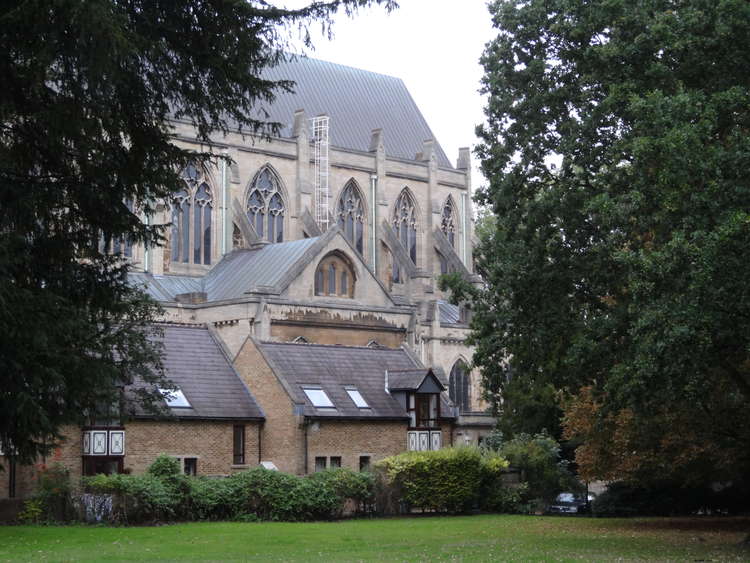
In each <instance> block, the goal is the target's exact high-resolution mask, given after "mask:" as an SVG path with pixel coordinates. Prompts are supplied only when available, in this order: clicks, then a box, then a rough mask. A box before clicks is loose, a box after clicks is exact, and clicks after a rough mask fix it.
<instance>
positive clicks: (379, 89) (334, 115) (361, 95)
mask: <svg viewBox="0 0 750 563" xmlns="http://www.w3.org/2000/svg"><path fill="white" fill-rule="evenodd" d="M263 76H264V78H267V79H270V80H292V81H294V82H295V83H296V85H295V86H294V92H293V93H290V92H283V91H277V93H276V100H275V101H274V103H273V104H272V105H270V106H269V104H263V105H262V108H263V109H265V110H266V111H267V112H268V113H269V114H270V116H269V120H270V121H278V122H280V123H282V124H283V129H282V131H281V134H282V136H284V137H291V135H292V126H293V124H294V112H295V110H298V109H304V110H305V115H306V116H307V117H308V118H310V117H315V116H317V115H321V114H326V115H328V116H330V118H331V120H330V133H329V135H330V142H331V145H332V146H334V147H341V148H345V149H352V150H356V151H364V152H367V151H369V150H370V140H371V135H372V130H373V129H382V130H383V137H384V144H385V152H386V154H387V155H388V156H393V157H396V158H403V159H408V160H414V157H415V155H416V154H417V153H418V152H422V149H423V142H424V141H425V140H427V139H434V138H435V136H434V135H433V133H432V131H431V130H430V127H429V125H427V121H425V119H424V117H423V116H422V113H421V112H420V111H419V108H418V107H417V105H416V104H415V103H414V100H413V99H412V97H411V94H409V91H408V90H407V89H406V85H405V84H404V82H403V80H401V79H400V78H396V77H393V76H387V75H384V74H378V73H375V72H369V71H366V70H361V69H358V68H353V67H349V66H344V65H340V64H335V63H329V62H326V61H321V60H317V59H311V58H303V57H298V58H296V59H294V60H290V61H286V62H282V63H280V64H278V65H277V66H275V67H273V68H270V69H267V70H265V71H264V73H263ZM435 145H436V146H435V153H436V156H437V159H438V165H439V166H441V167H444V168H453V166H452V164H451V162H450V161H449V160H448V157H447V156H446V155H445V152H443V149H442V148H441V147H440V144H439V143H437V141H436V143H435Z"/></svg>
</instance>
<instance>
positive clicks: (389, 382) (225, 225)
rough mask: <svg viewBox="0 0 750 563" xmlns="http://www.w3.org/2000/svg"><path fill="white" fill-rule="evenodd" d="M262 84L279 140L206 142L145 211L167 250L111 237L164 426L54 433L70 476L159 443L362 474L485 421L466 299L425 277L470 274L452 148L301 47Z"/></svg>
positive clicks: (464, 153) (231, 465)
mask: <svg viewBox="0 0 750 563" xmlns="http://www.w3.org/2000/svg"><path fill="white" fill-rule="evenodd" d="M268 77H269V78H272V79H280V78H285V79H290V80H293V81H294V82H295V83H296V87H295V92H294V93H286V92H279V93H278V95H277V99H276V101H275V102H274V103H273V105H270V106H268V107H264V108H263V109H264V110H266V111H267V112H268V113H269V114H270V117H269V119H270V120H272V121H277V122H279V123H281V125H282V127H281V131H280V134H279V136H277V137H273V138H271V139H270V140H268V139H261V138H254V137H251V136H244V137H243V136H242V135H241V134H240V133H239V132H235V133H231V134H229V135H228V136H226V137H221V138H216V139H215V142H214V146H213V148H212V150H214V151H215V152H217V153H221V154H225V155H227V156H229V157H230V159H231V163H230V164H226V163H225V161H223V160H220V159H217V161H216V162H215V163H214V164H213V165H211V166H208V167H206V168H201V167H198V166H195V165H191V166H188V167H187V169H185V170H184V171H183V178H184V186H183V189H182V190H181V191H180V192H179V193H176V194H175V195H174V197H173V198H172V199H171V200H170V201H165V202H163V204H162V205H161V206H160V212H159V213H160V216H157V217H156V218H153V219H152V220H156V221H159V222H161V223H163V224H171V227H170V228H169V231H168V233H167V234H168V243H167V244H166V245H165V246H164V247H159V248H144V247H142V246H139V245H130V244H128V242H127V241H121V242H120V243H119V244H117V245H115V247H116V248H115V249H114V250H115V251H117V252H120V253H121V254H123V257H124V259H127V260H129V261H130V262H131V263H132V267H133V270H132V273H131V279H132V283H134V284H138V285H140V286H141V287H143V288H144V290H145V291H147V292H148V293H149V294H150V295H151V296H153V297H154V298H155V299H157V300H158V301H159V302H160V303H161V304H162V305H163V307H164V310H165V318H164V319H163V321H164V322H163V327H162V328H163V332H164V336H163V339H164V348H165V354H166V357H165V365H166V368H167V375H168V376H169V377H170V378H171V379H172V380H173V381H174V382H175V384H176V385H177V386H178V387H179V390H178V391H177V392H176V393H173V394H171V395H169V396H167V398H166V402H167V406H168V409H169V411H170V412H171V413H172V415H173V416H171V417H170V418H169V419H161V420H155V419H153V418H149V417H148V416H146V415H145V414H143V413H138V412H134V413H131V416H130V417H128V419H127V420H124V421H117V422H113V423H111V424H102V425H98V426H93V427H87V428H83V429H79V428H76V429H71V430H70V432H69V435H70V439H69V440H68V441H66V442H65V443H64V444H62V445H61V446H60V447H59V448H57V449H56V450H55V452H54V454H53V455H52V456H51V459H48V460H47V461H54V460H57V461H61V462H63V463H64V464H66V465H67V466H68V467H69V468H70V470H71V472H72V474H73V475H74V476H75V475H80V474H82V473H83V474H93V473H97V472H111V471H126V472H127V471H132V472H141V471H143V470H144V469H145V467H147V466H148V464H149V463H150V462H151V461H153V459H154V458H155V457H156V455H158V454H159V453H167V454H169V455H173V456H175V457H178V458H179V459H180V460H181V463H182V464H183V467H184V470H185V472H187V473H192V474H198V475H226V474H230V473H231V472H233V471H237V470H241V469H245V468H248V467H253V466H256V465H258V464H260V463H262V464H263V465H265V466H266V467H270V468H274V467H275V468H278V469H280V470H283V471H289V472H292V473H298V474H304V473H306V472H311V471H315V470H319V469H322V468H326V467H338V466H345V467H351V468H353V469H364V468H366V467H367V466H369V464H370V463H374V462H376V461H377V460H378V459H381V458H382V457H385V456H387V455H392V454H395V453H398V452H400V451H404V450H407V449H436V448H440V447H444V446H448V445H457V444H469V443H473V444H476V443H478V441H479V440H480V439H481V437H482V436H484V435H485V434H486V433H488V432H489V431H490V430H491V428H492V425H493V423H494V421H493V419H492V418H491V417H489V416H488V415H487V414H486V413H485V408H486V405H485V404H484V403H483V401H482V400H481V397H480V389H479V379H478V376H477V374H475V373H472V372H471V371H470V370H469V369H468V368H467V365H468V364H469V363H470V360H471V356H472V350H471V348H469V347H467V345H466V344H465V339H466V337H467V333H468V326H467V317H466V311H464V310H463V308H460V307H458V306H455V305H452V304H450V303H448V302H447V301H446V296H445V295H444V294H443V293H442V292H441V291H440V290H439V288H438V286H437V278H438V276H439V275H440V274H441V273H447V272H458V273H460V274H462V275H463V276H465V277H466V278H468V279H470V280H472V281H474V282H477V283H478V280H477V279H476V277H475V276H474V275H473V273H472V246H473V243H472V241H473V233H472V226H473V214H472V207H471V173H470V155H469V149H468V148H465V149H460V150H459V153H458V155H456V156H457V159H456V161H455V162H454V161H451V159H449V158H448V156H447V155H446V154H445V153H444V152H443V149H442V148H441V146H440V144H439V143H438V142H437V140H436V139H435V138H434V135H433V134H432V132H431V130H430V128H429V126H428V125H427V123H426V121H425V119H424V117H423V116H422V114H421V113H420V111H419V109H418V108H417V106H416V105H415V103H414V101H413V100H412V98H411V96H410V94H409V92H408V91H407V89H406V87H405V85H404V83H403V81H402V80H400V79H398V78H394V77H390V76H385V75H381V74H376V73H372V72H367V71H364V70H359V69H355V68H350V67H346V66H341V65H337V64H332V63H328V62H323V61H319V60H314V59H304V58H299V59H296V60H293V61H289V62H286V63H282V64H280V65H279V66H277V67H275V68H274V69H272V70H270V71H268ZM174 128H175V129H174V139H175V143H177V144H179V145H180V146H182V147H184V148H187V149H195V150H196V151H197V150H201V151H202V150H207V149H208V147H206V146H205V145H199V144H197V143H196V141H195V134H194V132H193V130H192V129H191V126H190V124H188V123H182V122H175V123H174ZM32 473H33V471H32V470H31V469H29V468H20V467H19V468H14V469H13V472H12V473H11V472H6V473H5V474H2V475H0V480H1V481H0V498H2V497H3V496H5V497H8V496H19V497H20V496H24V495H26V494H28V493H29V487H30V484H29V483H30V482H31V480H32V477H33V475H32ZM2 481H5V483H2ZM11 481H12V482H11Z"/></svg>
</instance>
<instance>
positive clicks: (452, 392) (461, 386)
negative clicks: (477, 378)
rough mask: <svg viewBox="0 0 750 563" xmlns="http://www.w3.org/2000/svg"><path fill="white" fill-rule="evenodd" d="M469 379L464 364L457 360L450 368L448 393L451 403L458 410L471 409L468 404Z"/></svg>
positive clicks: (465, 410)
mask: <svg viewBox="0 0 750 563" xmlns="http://www.w3.org/2000/svg"><path fill="white" fill-rule="evenodd" d="M470 383H471V379H470V373H469V370H468V368H467V366H466V364H465V363H464V362H463V361H462V360H458V361H457V362H456V363H455V364H454V365H453V369H451V374H450V377H449V379H448V394H449V396H450V398H451V401H453V404H454V405H456V406H457V407H458V410H459V412H468V411H470V410H471V408H470V404H469V387H470Z"/></svg>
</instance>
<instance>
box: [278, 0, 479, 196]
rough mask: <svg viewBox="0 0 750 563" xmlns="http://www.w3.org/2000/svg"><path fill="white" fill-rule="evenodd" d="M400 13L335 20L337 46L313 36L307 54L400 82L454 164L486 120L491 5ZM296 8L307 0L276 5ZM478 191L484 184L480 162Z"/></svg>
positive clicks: (443, 0) (423, 1) (425, 3)
mask: <svg viewBox="0 0 750 563" xmlns="http://www.w3.org/2000/svg"><path fill="white" fill-rule="evenodd" d="M398 2H399V4H400V8H398V9H397V10H394V11H392V12H391V13H390V14H388V13H386V11H385V9H384V8H383V7H382V6H374V7H371V8H367V9H362V10H360V11H359V12H358V13H357V14H356V15H355V16H354V17H353V19H349V18H347V17H346V16H344V15H343V14H339V15H338V16H337V17H336V23H335V24H334V27H333V33H334V37H333V40H331V41H328V39H326V38H325V37H323V36H321V35H320V34H319V33H318V34H317V35H313V44H314V45H315V50H314V51H307V53H308V55H310V56H312V57H315V58H318V59H323V60H326V61H331V62H334V63H339V64H345V65H349V66H354V67H357V68H361V69H364V70H370V71H373V72H379V73H382V74H388V75H391V76H397V77H399V78H401V79H402V80H403V81H404V82H405V83H406V87H407V88H408V89H409V92H410V93H411V95H412V97H413V98H414V101H415V102H416V104H417V106H419V109H420V110H421V111H422V114H423V115H424V116H425V119H426V120H427V123H428V124H429V125H430V128H431V129H432V132H433V133H434V134H435V136H436V137H437V140H438V141H439V142H440V144H441V146H442V147H443V150H444V151H445V152H446V154H447V155H448V158H449V159H450V160H451V162H452V163H453V164H454V165H455V163H456V158H457V156H458V148H459V147H464V146H471V147H473V146H474V145H475V144H476V143H477V142H478V139H477V138H476V136H475V134H474V128H475V126H476V125H478V124H479V123H481V122H482V121H483V120H484V114H483V112H482V108H483V106H484V101H483V99H482V96H480V95H479V93H478V91H477V90H478V89H479V80H480V78H481V77H482V74H483V70H482V67H481V66H480V64H479V57H480V56H481V54H482V51H483V49H484V45H485V43H487V42H488V41H489V40H490V39H491V38H492V37H493V36H494V34H493V30H492V23H491V20H490V16H489V13H488V12H487V8H486V2H485V0H398ZM274 3H275V4H276V5H279V6H283V5H286V6H287V7H290V8H295V7H299V6H302V5H304V4H306V3H307V2H306V1H305V0H275V1H274ZM472 158H473V160H474V163H473V164H474V166H473V168H474V170H473V173H472V183H473V185H474V188H476V187H477V186H479V185H480V184H481V183H483V181H484V180H483V179H482V177H481V175H480V173H479V171H478V168H477V163H476V159H475V158H474V157H473V156H472Z"/></svg>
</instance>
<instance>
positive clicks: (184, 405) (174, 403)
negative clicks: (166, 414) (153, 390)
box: [159, 389, 192, 409]
mask: <svg viewBox="0 0 750 563" xmlns="http://www.w3.org/2000/svg"><path fill="white" fill-rule="evenodd" d="M159 393H161V394H162V397H164V401H165V402H166V403H167V406H168V407H169V408H172V409H190V408H192V405H191V404H190V401H188V400H187V397H185V393H183V392H182V389H159Z"/></svg>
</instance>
